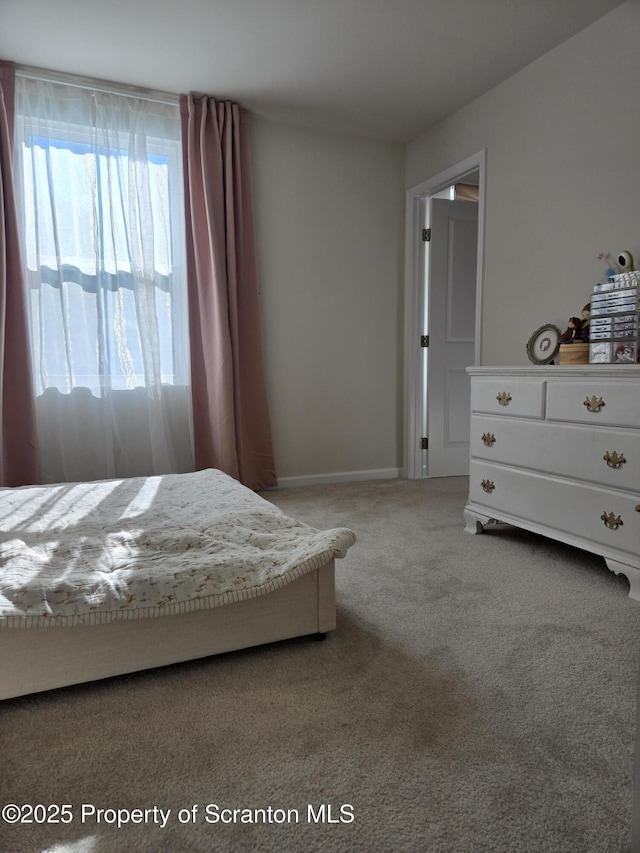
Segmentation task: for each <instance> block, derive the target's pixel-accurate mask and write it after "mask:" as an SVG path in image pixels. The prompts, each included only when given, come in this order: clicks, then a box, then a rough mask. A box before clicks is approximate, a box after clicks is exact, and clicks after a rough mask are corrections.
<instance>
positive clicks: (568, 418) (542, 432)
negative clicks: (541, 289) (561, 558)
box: [464, 364, 640, 601]
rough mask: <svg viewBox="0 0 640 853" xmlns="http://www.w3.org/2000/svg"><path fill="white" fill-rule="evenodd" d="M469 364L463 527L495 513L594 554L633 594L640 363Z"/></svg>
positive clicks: (638, 533)
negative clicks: (468, 434) (624, 578)
mask: <svg viewBox="0 0 640 853" xmlns="http://www.w3.org/2000/svg"><path fill="white" fill-rule="evenodd" d="M468 373H469V374H470V376H471V467H470V483H469V501H468V503H467V506H466V508H465V512H464V514H465V520H466V528H465V530H466V531H467V532H468V533H481V532H482V529H483V527H484V525H486V524H489V523H491V522H495V521H503V522H507V523H509V524H514V525H517V526H518V527H522V528H524V529H526V530H531V531H533V532H535V533H542V534H544V535H545V536H550V537H551V538H553V539H558V540H560V541H562V542H567V543H568V544H570V545H575V546H577V547H578V548H584V549H585V550H587V551H591V552H593V553H594V554H600V555H601V556H603V557H604V558H605V560H606V563H607V566H608V567H609V568H610V569H611V571H613V572H615V573H616V574H618V573H620V572H622V573H623V574H624V575H626V576H627V578H628V579H629V583H630V585H631V589H630V593H629V594H630V596H631V598H634V599H636V600H637V601H640V365H622V364H620V365H585V366H571V367H558V366H554V365H548V366H540V367H518V368H515V367H514V368H509V367H470V368H468Z"/></svg>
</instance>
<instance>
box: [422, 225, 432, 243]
mask: <svg viewBox="0 0 640 853" xmlns="http://www.w3.org/2000/svg"><path fill="white" fill-rule="evenodd" d="M422 239H423V241H424V242H425V243H428V242H429V240H431V228H423V229H422Z"/></svg>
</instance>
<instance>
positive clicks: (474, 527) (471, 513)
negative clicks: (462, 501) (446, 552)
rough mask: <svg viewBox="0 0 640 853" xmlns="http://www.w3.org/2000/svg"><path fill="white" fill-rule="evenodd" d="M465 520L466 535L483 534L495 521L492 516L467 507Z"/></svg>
mask: <svg viewBox="0 0 640 853" xmlns="http://www.w3.org/2000/svg"><path fill="white" fill-rule="evenodd" d="M464 519H465V521H466V525H465V528H464V532H465V533H472V534H474V535H475V534H476V533H482V531H483V530H484V528H485V525H487V524H491V523H492V522H494V521H495V519H494V518H491V516H490V515H485V514H484V513H482V512H478V511H477V510H475V509H471V507H469V506H466V507H465V508H464Z"/></svg>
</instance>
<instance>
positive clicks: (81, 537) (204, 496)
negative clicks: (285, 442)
mask: <svg viewBox="0 0 640 853" xmlns="http://www.w3.org/2000/svg"><path fill="white" fill-rule="evenodd" d="M354 542H355V535H354V534H353V532H352V531H351V530H348V529H347V528H337V529H333V530H316V529H315V528H313V527H309V526H308V525H306V524H303V523H301V522H299V521H296V520H294V519H292V518H289V517H288V516H286V515H285V514H284V513H283V512H281V511H280V510H279V509H278V508H277V507H274V506H273V505H272V504H270V503H269V502H268V501H266V500H264V499H263V498H261V497H260V496H259V495H256V494H255V493H253V492H251V491H250V490H249V489H246V488H245V487H244V486H241V485H240V484H239V483H237V482H236V481H235V480H233V479H232V478H231V477H228V476H227V475H226V474H223V473H222V472H221V471H217V470H213V469H208V470H206V471H197V472H195V473H192V474H168V475H164V476H159V477H140V478H133V479H129V480H102V481H97V482H93V483H71V484H70V483H65V484H59V485H52V486H33V487H31V486H29V487H23V488H19V489H0V627H27V628H28V627H46V626H49V625H73V624H94V623H102V622H110V621H113V620H114V619H136V618H141V617H148V616H162V615H166V614H173V613H185V612H189V611H191V610H199V609H202V608H213V607H219V606H221V605H224V604H227V603H231V602H235V601H240V600H243V599H248V598H253V597H254V596H257V595H262V594H264V593H268V592H271V591H273V590H275V589H277V588H279V587H281V586H283V585H285V584H287V583H290V582H291V581H293V580H295V578H297V577H300V576H301V575H303V574H305V573H306V572H310V571H312V570H314V569H316V568H319V567H320V566H321V565H323V564H324V563H327V562H328V561H329V560H331V559H333V558H335V557H343V556H344V555H345V553H346V551H347V550H348V548H349V547H351V545H353V543H354Z"/></svg>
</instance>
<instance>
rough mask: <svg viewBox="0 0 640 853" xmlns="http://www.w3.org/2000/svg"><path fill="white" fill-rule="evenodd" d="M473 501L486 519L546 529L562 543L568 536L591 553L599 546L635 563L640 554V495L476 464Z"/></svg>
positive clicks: (472, 465)
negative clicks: (638, 507)
mask: <svg viewBox="0 0 640 853" xmlns="http://www.w3.org/2000/svg"><path fill="white" fill-rule="evenodd" d="M483 482H484V487H483V485H482V484H483ZM469 497H470V499H471V500H472V501H473V502H474V503H475V504H478V505H481V506H483V507H486V510H487V515H490V516H492V517H496V518H501V517H505V516H506V517H507V519H509V518H513V519H514V521H515V523H517V521H518V520H521V521H523V522H530V523H532V524H534V525H542V526H543V527H545V528H547V529H548V535H549V536H554V534H555V535H556V537H557V538H559V539H562V535H561V534H562V533H563V532H565V533H568V534H570V535H571V536H575V537H577V538H578V539H579V540H580V541H581V542H584V547H585V549H587V550H589V546H590V545H591V544H596V545H598V546H604V547H605V548H611V549H615V550H616V551H622V552H625V553H627V554H629V555H630V556H631V557H632V558H633V559H635V560H637V558H638V554H639V553H640V511H638V510H636V506H640V491H639V492H637V493H636V494H627V493H625V492H615V491H610V490H608V489H603V488H596V487H594V486H590V485H587V484H576V483H572V482H570V481H568V480H562V479H556V478H554V477H545V476H543V475H541V474H536V473H534V472H530V471H518V470H515V469H512V468H507V467H504V468H503V467H502V466H500V465H492V464H490V463H487V462H483V461H480V460H477V461H474V460H472V462H471V471H470V492H469ZM494 514H495V515H494ZM603 515H604V516H605V517H606V519H607V523H605V521H604V519H603ZM608 525H612V526H613V527H616V525H617V527H616V529H612V527H611V526H608Z"/></svg>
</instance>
